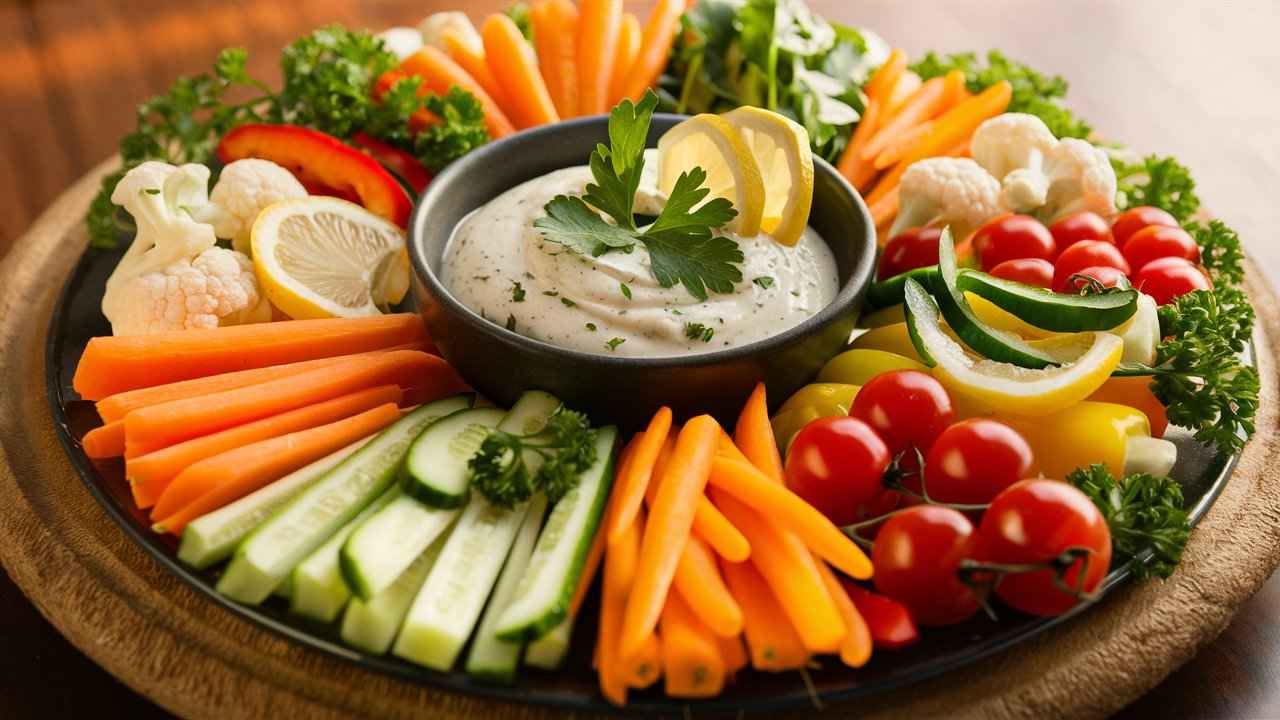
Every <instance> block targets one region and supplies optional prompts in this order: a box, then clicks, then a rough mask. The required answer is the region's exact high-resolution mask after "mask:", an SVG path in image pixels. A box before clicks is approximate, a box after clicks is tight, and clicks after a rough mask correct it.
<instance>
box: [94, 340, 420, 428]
mask: <svg viewBox="0 0 1280 720" xmlns="http://www.w3.org/2000/svg"><path fill="white" fill-rule="evenodd" d="M391 350H425V346H424V345H423V344H422V343H405V344H404V345H396V346H394V347H389V348H387V349H386V350H373V351H371V352H372V353H379V352H388V351H391ZM360 354H371V353H360ZM433 354H434V353H433ZM351 357H353V356H352V355H336V356H334V357H327V358H320V359H318V360H302V361H300V362H294V363H288V364H285V365H272V366H271V367H264V368H255V369H253V370H240V371H238V372H229V373H222V374H221V375H210V376H209V377H202V378H195V379H193V380H181V381H179V382H175V383H168V384H166V385H156V386H153V387H147V388H139V389H137V390H129V391H126V392H122V393H116V394H115V395H108V396H107V397H105V398H103V399H101V400H99V401H98V402H97V404H96V406H95V407H96V408H97V410H98V415H99V416H101V417H102V420H103V422H107V423H112V422H115V421H117V420H123V419H124V416H125V415H128V414H129V413H130V412H131V411H133V410H137V409H138V408H144V407H147V406H150V405H159V404H160V403H162V402H169V401H170V400H180V399H182V398H192V397H198V396H200V395H209V394H210V393H215V392H221V391H223V390H234V389H236V388H241V387H245V386H247V385H257V384H258V383H264V382H266V381H268V380H276V379H278V378H282V377H289V376H291V375H297V374H299V373H304V372H306V371H308V370H315V369H317V368H322V367H331V366H333V365H337V364H338V363H342V362H346V360H347V359H349V358H351Z"/></svg>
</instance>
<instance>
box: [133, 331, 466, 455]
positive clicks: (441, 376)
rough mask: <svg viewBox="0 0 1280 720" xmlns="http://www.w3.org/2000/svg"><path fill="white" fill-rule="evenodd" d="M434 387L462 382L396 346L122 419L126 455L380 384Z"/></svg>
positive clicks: (446, 389) (444, 391) (438, 363)
mask: <svg viewBox="0 0 1280 720" xmlns="http://www.w3.org/2000/svg"><path fill="white" fill-rule="evenodd" d="M390 384H395V385H399V386H400V387H411V386H418V387H422V386H427V387H434V388H436V396H437V397H440V396H443V395H448V394H452V393H455V392H458V391H460V390H462V389H463V388H464V387H465V385H464V383H463V382H462V379H461V378H459V377H458V375H457V373H456V372H455V371H454V370H453V368H451V367H449V365H448V363H446V362H445V361H444V360H441V359H440V358H438V357H436V356H434V355H427V354H426V353H420V352H413V351H411V350H397V351H395V352H388V353H380V354H376V355H364V356H356V357H353V358H350V359H349V360H346V361H344V362H342V363H339V364H337V365H333V366H331V367H327V368H320V369H319V370H311V371H309V372H305V373H301V374H299V375H294V376H292V377H284V378H279V379H277V380H271V381H269V382H265V383H260V384H258V385H250V386H248V387H242V388H237V389H235V390H226V391H223V392H220V393H213V394H211V395H202V396H200V397H194V398H186V399H183V400H173V401H170V402H167V403H161V404H159V405H152V406H150V407H145V408H141V409H138V410H134V411H133V412H131V413H129V414H128V416H126V417H125V421H124V422H125V457H128V458H133V457H138V456H140V455H145V454H147V453H150V452H154V451H156V450H159V449H161V448H164V447H168V446H169V445H174V444H177V443H179V442H182V441H184V440H190V439H191V438H194V437H200V436H201V435H208V434H210V433H215V432H218V431H220V430H225V429H227V428H229V427H234V426H236V425H241V424H244V423H247V422H252V421H254V420H259V419H261V418H264V417H269V416H271V415H277V414H279V413H282V412H287V411H289V410H293V409H296V408H300V407H305V406H307V405H311V404H314V403H318V402H322V401H324V400H330V399H332V398H335V397H339V396H342V395H346V394H348V393H352V392H355V391H357V390H365V389H367V388H371V387H375V386H378V385H390Z"/></svg>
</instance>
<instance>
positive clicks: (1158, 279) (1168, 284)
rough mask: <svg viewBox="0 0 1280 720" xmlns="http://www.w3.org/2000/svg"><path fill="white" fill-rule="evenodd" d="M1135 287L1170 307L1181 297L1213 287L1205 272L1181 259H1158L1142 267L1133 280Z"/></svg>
mask: <svg viewBox="0 0 1280 720" xmlns="http://www.w3.org/2000/svg"><path fill="white" fill-rule="evenodd" d="M1133 286H1134V287H1136V288H1138V289H1139V290H1141V291H1142V292H1144V293H1146V294H1148V295H1150V296H1151V297H1152V298H1154V299H1155V301H1156V304H1157V305H1168V304H1169V303H1171V302H1173V299H1174V298H1176V297H1178V296H1179V295H1186V294H1187V293H1189V292H1191V291H1193V290H1208V289H1209V288H1211V287H1213V286H1212V285H1211V284H1210V283H1209V278H1207V277H1205V274H1204V271H1203V270H1201V269H1200V268H1199V267H1198V266H1196V265H1193V264H1192V263H1191V261H1190V260H1187V259H1186V258H1180V257H1163V258H1158V259H1156V260H1152V261H1151V262H1149V263H1147V264H1146V265H1144V266H1142V269H1141V270H1139V271H1138V274H1137V275H1135V276H1134V278H1133Z"/></svg>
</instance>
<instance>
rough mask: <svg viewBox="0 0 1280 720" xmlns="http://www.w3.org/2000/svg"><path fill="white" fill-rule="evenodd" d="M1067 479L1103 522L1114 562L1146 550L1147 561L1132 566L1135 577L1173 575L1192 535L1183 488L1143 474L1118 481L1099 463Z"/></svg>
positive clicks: (1135, 555) (1168, 481) (1161, 478)
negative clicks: (1099, 515)
mask: <svg viewBox="0 0 1280 720" xmlns="http://www.w3.org/2000/svg"><path fill="white" fill-rule="evenodd" d="M1066 480H1067V482H1069V483H1071V484H1072V485H1074V486H1076V487H1077V488H1079V489H1080V490H1081V491H1082V492H1083V493H1084V494H1085V495H1087V496H1089V499H1090V500H1092V501H1093V504H1094V505H1097V506H1098V510H1100V511H1101V512H1102V516H1103V517H1105V518H1106V519H1107V527H1109V528H1110V530H1111V545H1112V548H1113V549H1114V551H1115V558H1116V559H1127V558H1133V557H1138V556H1140V555H1141V554H1142V553H1144V552H1146V551H1148V550H1150V551H1151V557H1150V559H1148V560H1147V561H1146V562H1145V563H1140V564H1137V565H1135V567H1134V573H1135V574H1136V575H1138V576H1139V577H1152V576H1154V577H1162V578H1164V577H1169V575H1171V574H1172V573H1173V570H1174V568H1176V567H1177V566H1178V561H1179V560H1181V559H1182V550H1183V548H1184V547H1185V546H1186V544H1187V536H1188V534H1189V533H1190V531H1191V528H1190V525H1189V524H1188V518H1187V511H1186V509H1185V508H1184V507H1183V499H1182V486H1181V485H1179V484H1178V483H1177V481H1176V480H1173V479H1171V478H1167V477H1155V476H1153V475H1147V474H1145V473H1142V474H1136V475H1130V476H1129V477H1127V478H1125V479H1124V480H1123V481H1118V480H1116V479H1115V478H1114V477H1112V476H1111V473H1110V472H1109V471H1108V470H1107V466H1106V465H1102V464H1098V465H1091V466H1090V467H1087V468H1081V469H1079V470H1076V471H1075V472H1073V473H1071V474H1070V475H1067V478H1066Z"/></svg>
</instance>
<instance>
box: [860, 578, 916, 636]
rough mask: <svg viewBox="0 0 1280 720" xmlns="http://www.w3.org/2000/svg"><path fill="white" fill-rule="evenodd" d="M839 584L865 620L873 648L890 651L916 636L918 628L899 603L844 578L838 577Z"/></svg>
mask: <svg viewBox="0 0 1280 720" xmlns="http://www.w3.org/2000/svg"><path fill="white" fill-rule="evenodd" d="M841 583H842V584H843V585H844V590H845V592H847V593H848V594H849V599H850V600H852V601H853V606H854V607H856V608H857V609H858V614H859V615H861V616H862V619H863V620H865V621H866V622H867V631H868V632H870V633H871V642H873V643H875V646H876V647H878V648H883V649H886V650H892V649H893V648H900V647H904V646H906V645H910V644H911V643H913V642H915V641H917V640H919V639H920V631H919V630H917V629H916V624H915V621H913V620H912V619H911V613H910V612H908V611H907V608H906V607H904V606H903V605H902V603H900V602H897V601H896V600H893V599H891V598H887V597H885V596H883V595H878V594H876V593H873V592H871V591H870V590H867V589H865V588H863V587H862V586H861V585H855V584H854V583H852V582H850V581H848V580H841Z"/></svg>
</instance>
